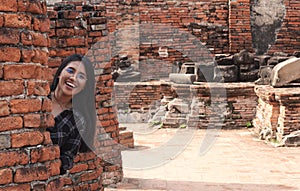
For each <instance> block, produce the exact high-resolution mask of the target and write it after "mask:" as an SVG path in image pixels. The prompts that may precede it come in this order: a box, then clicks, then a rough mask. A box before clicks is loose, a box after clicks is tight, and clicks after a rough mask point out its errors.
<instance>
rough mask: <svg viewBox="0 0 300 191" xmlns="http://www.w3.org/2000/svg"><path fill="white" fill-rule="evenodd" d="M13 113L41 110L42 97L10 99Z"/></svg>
mask: <svg viewBox="0 0 300 191" xmlns="http://www.w3.org/2000/svg"><path fill="white" fill-rule="evenodd" d="M10 107H11V113H23V114H24V113H30V112H37V111H41V108H42V101H41V100H40V99H14V100H11V101H10Z"/></svg>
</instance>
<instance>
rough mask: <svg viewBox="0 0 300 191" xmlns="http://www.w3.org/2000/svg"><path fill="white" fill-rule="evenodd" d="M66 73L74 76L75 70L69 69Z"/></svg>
mask: <svg viewBox="0 0 300 191" xmlns="http://www.w3.org/2000/svg"><path fill="white" fill-rule="evenodd" d="M66 71H67V72H68V73H69V74H74V69H73V68H67V69H66Z"/></svg>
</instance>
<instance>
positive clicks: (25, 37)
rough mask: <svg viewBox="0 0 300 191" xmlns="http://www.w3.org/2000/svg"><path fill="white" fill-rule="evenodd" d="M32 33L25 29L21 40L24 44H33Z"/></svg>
mask: <svg viewBox="0 0 300 191" xmlns="http://www.w3.org/2000/svg"><path fill="white" fill-rule="evenodd" d="M32 39H33V36H32V33H31V32H29V31H23V32H22V33H21V42H22V44H23V45H32Z"/></svg>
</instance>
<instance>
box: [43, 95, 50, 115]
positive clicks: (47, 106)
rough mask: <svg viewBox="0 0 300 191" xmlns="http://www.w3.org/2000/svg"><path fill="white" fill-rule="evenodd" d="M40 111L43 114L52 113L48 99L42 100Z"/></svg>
mask: <svg viewBox="0 0 300 191" xmlns="http://www.w3.org/2000/svg"><path fill="white" fill-rule="evenodd" d="M42 111H43V112H51V111H52V101H51V100H50V99H49V98H44V99H43V103H42Z"/></svg>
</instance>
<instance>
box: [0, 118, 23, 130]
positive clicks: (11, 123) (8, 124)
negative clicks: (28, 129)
mask: <svg viewBox="0 0 300 191" xmlns="http://www.w3.org/2000/svg"><path fill="white" fill-rule="evenodd" d="M0 124H1V126H0V131H7V130H14V129H21V128H22V127H23V119H22V117H17V116H13V117H1V118H0Z"/></svg>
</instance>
